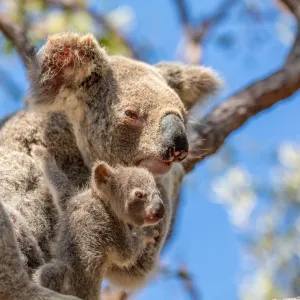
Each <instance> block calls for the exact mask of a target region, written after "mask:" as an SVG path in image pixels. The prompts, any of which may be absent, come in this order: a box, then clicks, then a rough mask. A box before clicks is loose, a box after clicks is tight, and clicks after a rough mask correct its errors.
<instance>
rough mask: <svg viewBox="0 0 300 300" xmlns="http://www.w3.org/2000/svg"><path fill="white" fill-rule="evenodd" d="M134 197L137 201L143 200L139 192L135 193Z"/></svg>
mask: <svg viewBox="0 0 300 300" xmlns="http://www.w3.org/2000/svg"><path fill="white" fill-rule="evenodd" d="M135 197H136V198H137V199H143V197H144V195H143V193H141V192H135Z"/></svg>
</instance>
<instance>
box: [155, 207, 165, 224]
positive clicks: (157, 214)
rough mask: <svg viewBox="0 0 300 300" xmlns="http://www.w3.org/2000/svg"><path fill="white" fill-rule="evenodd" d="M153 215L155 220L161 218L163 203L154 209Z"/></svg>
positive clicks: (163, 212)
mask: <svg viewBox="0 0 300 300" xmlns="http://www.w3.org/2000/svg"><path fill="white" fill-rule="evenodd" d="M153 215H154V218H155V219H157V220H160V219H162V218H163V217H164V215H165V207H164V205H163V204H161V205H160V206H159V208H158V209H157V210H155V212H154V214H153Z"/></svg>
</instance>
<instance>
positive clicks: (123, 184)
mask: <svg viewBox="0 0 300 300" xmlns="http://www.w3.org/2000/svg"><path fill="white" fill-rule="evenodd" d="M33 153H34V155H35V156H36V157H37V158H38V159H40V160H42V164H41V165H42V170H43V173H44V176H45V178H46V180H47V183H48V185H49V187H50V190H51V192H52V194H53V198H54V200H55V201H56V205H57V206H58V208H59V209H61V216H60V222H59V233H58V238H57V241H56V243H55V247H54V257H55V258H56V259H55V260H53V261H52V262H50V263H47V264H45V265H43V266H42V267H41V268H40V269H39V270H38V271H37V272H36V273H35V275H34V278H35V281H37V282H38V283H40V284H41V285H42V286H44V287H48V288H50V289H52V290H54V291H57V292H60V293H63V294H68V295H74V296H77V297H80V298H82V299H85V300H96V299H99V293H100V287H101V281H102V279H103V277H104V275H105V272H106V270H107V268H109V266H112V265H114V266H119V267H127V266H131V265H133V264H134V263H135V261H136V259H137V258H138V257H139V256H140V255H141V253H142V251H143V250H144V248H145V245H147V244H151V243H153V244H154V243H155V239H156V238H158V235H159V233H158V231H157V230H145V226H151V227H152V225H155V224H157V223H158V222H159V221H160V220H161V219H162V218H163V216H164V213H165V208H164V204H163V201H162V199H161V198H160V194H159V191H158V189H157V187H156V183H155V180H154V177H153V176H152V175H151V174H150V173H149V172H148V171H147V170H146V169H143V168H137V167H122V166H117V167H114V168H113V167H111V166H109V165H108V164H106V163H104V162H98V163H95V165H94V168H93V170H92V174H91V183H90V186H91V187H90V188H86V189H85V190H84V191H82V192H78V191H77V190H76V188H75V187H72V185H71V183H70V182H69V180H68V178H67V176H66V175H65V174H64V173H63V171H62V170H61V169H60V168H59V167H58V166H57V164H56V162H55V160H54V158H53V157H52V156H51V155H50V154H49V153H48V151H47V150H46V149H45V148H42V147H39V146H36V147H35V148H34V149H33Z"/></svg>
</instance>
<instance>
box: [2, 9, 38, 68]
mask: <svg viewBox="0 0 300 300" xmlns="http://www.w3.org/2000/svg"><path fill="white" fill-rule="evenodd" d="M0 31H2V33H3V34H4V36H5V37H6V38H7V39H8V40H9V41H10V42H11V43H12V45H13V46H14V47H15V48H16V49H17V51H18V53H19V55H20V57H21V59H22V61H23V63H24V65H25V66H26V67H28V63H29V60H30V58H32V57H33V56H34V55H35V51H34V46H33V45H32V44H31V43H30V42H29V40H28V38H27V35H26V32H25V31H24V30H23V29H22V28H21V27H20V26H18V25H17V24H14V23H13V22H11V21H10V20H9V19H8V18H7V17H6V16H4V15H3V14H2V15H0Z"/></svg>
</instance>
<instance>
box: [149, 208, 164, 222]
mask: <svg viewBox="0 0 300 300" xmlns="http://www.w3.org/2000/svg"><path fill="white" fill-rule="evenodd" d="M164 215H165V208H164V206H163V205H161V206H160V207H159V208H158V209H156V210H154V211H150V212H146V213H145V221H146V222H147V223H157V222H158V221H159V220H160V219H162V218H163V217H164Z"/></svg>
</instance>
